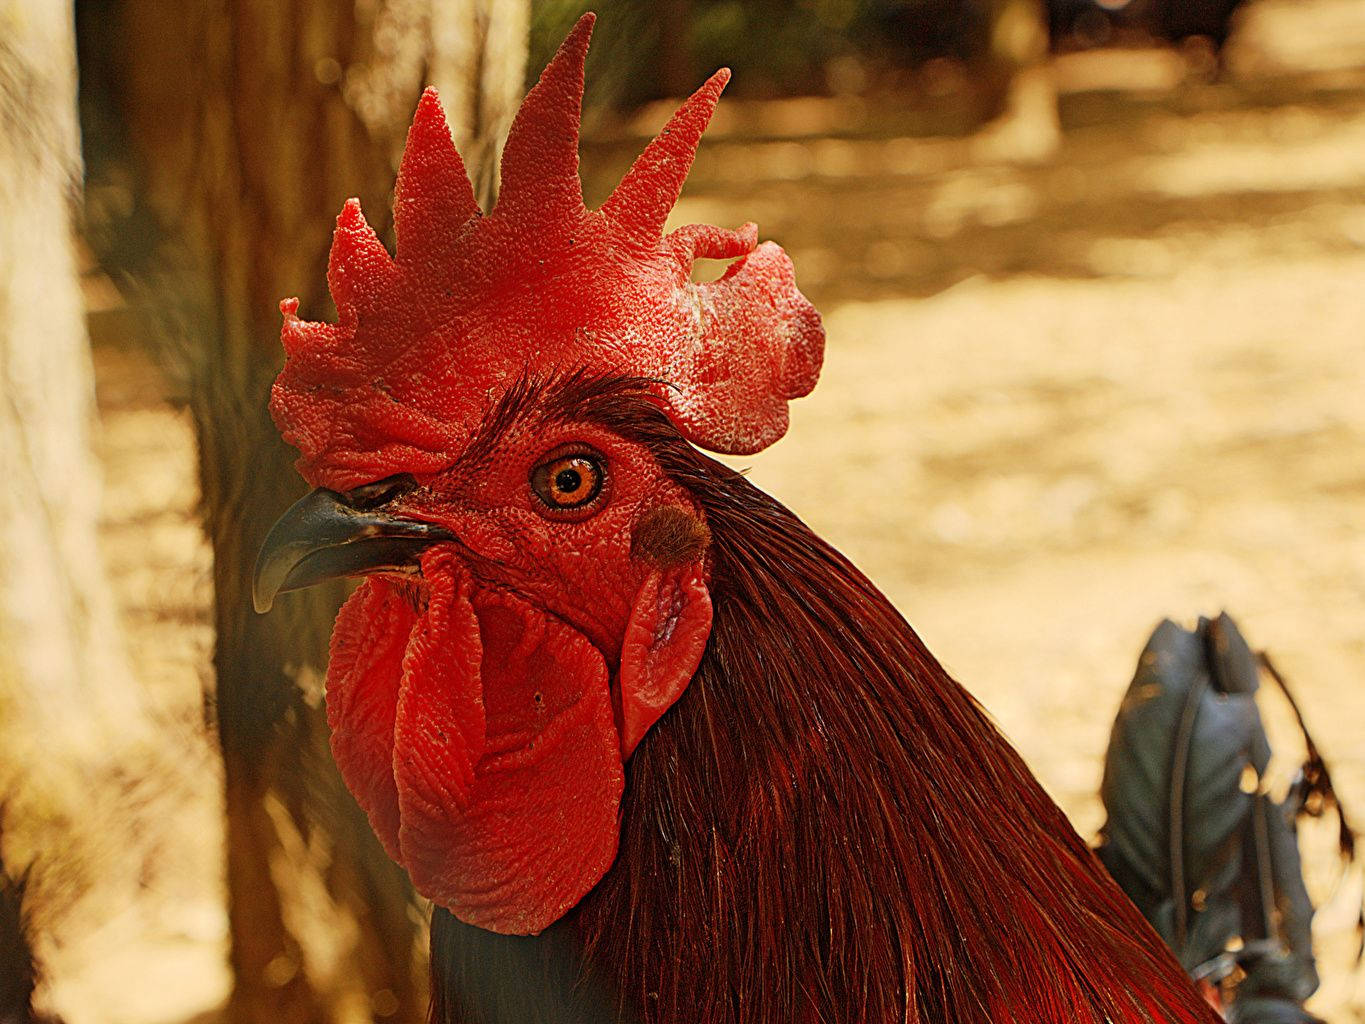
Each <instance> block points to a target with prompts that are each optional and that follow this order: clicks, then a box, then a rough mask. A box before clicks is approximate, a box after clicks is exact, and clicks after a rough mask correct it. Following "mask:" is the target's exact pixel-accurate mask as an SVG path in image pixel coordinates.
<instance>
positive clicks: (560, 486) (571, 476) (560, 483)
mask: <svg viewBox="0 0 1365 1024" xmlns="http://www.w3.org/2000/svg"><path fill="white" fill-rule="evenodd" d="M582 486H583V477H582V475H581V474H580V473H579V472H578V470H576V469H561V470H560V471H559V472H558V473H556V474H555V488H556V489H557V490H559V491H562V492H563V493H565V494H573V493H574V492H575V491H577V490H578V489H579V488H580V487H582Z"/></svg>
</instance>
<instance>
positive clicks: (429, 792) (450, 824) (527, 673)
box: [327, 417, 711, 934]
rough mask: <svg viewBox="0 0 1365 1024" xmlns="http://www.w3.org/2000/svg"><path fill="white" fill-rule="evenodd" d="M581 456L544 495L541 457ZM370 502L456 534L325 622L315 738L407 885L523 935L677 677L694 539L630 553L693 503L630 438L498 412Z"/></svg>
mask: <svg viewBox="0 0 1365 1024" xmlns="http://www.w3.org/2000/svg"><path fill="white" fill-rule="evenodd" d="M566 452H573V453H591V454H592V455H593V457H594V458H599V459H600V460H601V464H602V465H603V467H604V469H605V480H604V482H603V486H602V489H601V491H600V493H599V494H598V496H597V497H596V498H595V499H594V500H593V501H591V502H590V503H589V504H588V505H587V506H585V507H583V508H580V509H572V510H562V509H556V508H552V507H550V506H549V505H547V503H546V501H545V500H544V499H543V498H541V497H539V496H538V495H537V494H536V492H535V490H534V489H533V487H532V485H531V477H532V474H533V472H534V470H535V468H536V467H537V466H538V465H540V464H541V463H542V462H544V461H545V460H546V459H547V457H554V458H558V457H560V456H562V454H563V453H566ZM476 456H477V457H476V458H474V459H472V460H469V461H461V462H458V463H457V464H456V465H455V466H453V467H452V468H451V469H449V470H447V471H445V472H443V473H441V474H438V475H436V476H434V477H432V478H430V479H428V480H426V481H425V482H423V486H421V487H420V488H419V489H418V490H416V491H413V492H411V493H410V494H408V495H405V496H404V497H403V498H401V499H399V500H398V501H396V502H394V503H393V504H391V505H390V506H389V507H388V511H390V512H391V513H393V514H396V515H400V516H404V517H406V518H411V519H417V520H421V521H424V522H431V523H436V524H439V525H441V526H443V527H445V528H446V529H448V530H450V531H451V532H452V533H453V534H454V535H455V536H456V537H457V538H459V541H458V543H455V544H441V545H438V546H436V547H434V548H432V549H430V550H429V551H428V552H427V553H426V554H425V555H424V556H423V558H422V575H421V577H420V579H418V580H417V581H412V580H408V579H394V578H387V577H386V578H376V579H371V580H369V581H367V582H366V583H365V584H363V585H362V586H361V588H360V590H359V591H358V592H357V593H356V594H355V595H354V596H353V597H352V598H351V600H350V601H349V602H347V605H346V607H345V608H344V609H343V610H342V613H341V615H340V617H339V618H338V620H337V626H336V630H335V632H334V635H333V641H332V660H331V665H330V669H329V672H328V693H327V702H328V717H329V721H330V722H331V725H332V728H333V743H332V748H333V753H334V755H335V757H336V760H337V764H338V766H339V767H340V769H341V771H342V774H343V776H344V777H345V778H346V781H347V783H348V785H350V787H351V789H352V791H353V792H354V793H355V794H356V797H357V800H358V801H359V802H360V804H361V806H362V807H364V809H365V811H366V813H367V814H368V815H369V817H370V821H371V823H372V824H373V826H374V828H375V831H376V832H377V833H378V834H379V836H380V838H381V840H382V841H383V842H384V844H385V847H386V848H387V849H388V851H389V853H390V854H391V855H392V856H393V857H394V858H395V859H396V860H398V861H399V862H400V863H402V864H404V865H405V866H406V867H407V868H408V871H409V872H410V874H411V875H412V877H413V881H414V883H415V884H416V885H417V887H418V889H419V890H420V891H421V892H423V893H424V894H425V895H427V896H428V897H429V898H431V899H432V900H433V901H435V902H437V903H439V904H441V905H442V906H446V907H448V908H450V909H451V910H453V911H454V912H455V913H456V914H457V915H458V916H460V917H461V919H462V920H465V921H467V922H469V923H471V924H477V925H479V926H481V927H484V928H487V929H489V930H491V931H501V932H508V933H512V934H531V933H535V932H539V931H540V930H542V929H543V928H545V927H546V926H547V925H549V924H551V923H552V922H553V921H555V920H557V919H558V918H559V917H560V916H561V915H562V914H563V913H564V912H565V911H566V910H568V909H569V908H570V907H571V906H573V905H574V904H576V903H577V902H578V901H579V900H580V899H581V898H582V897H583V895H584V894H585V893H586V892H587V891H588V890H589V889H591V888H592V886H593V885H595V884H596V883H597V881H598V880H599V879H600V878H601V877H602V875H603V874H604V873H605V872H606V870H607V868H608V867H610V865H611V863H612V861H613V860H614V859H615V856H616V846H617V836H618V832H619V823H618V807H619V802H620V798H621V792H622V788H623V785H624V767H623V765H624V760H625V758H627V757H629V755H630V752H631V750H632V749H633V748H634V746H635V744H636V743H638V741H639V739H640V738H641V737H642V736H643V735H644V733H645V731H647V730H648V728H649V727H650V726H651V725H653V723H654V721H655V720H656V719H657V718H658V717H659V715H661V714H662V713H663V712H664V711H665V710H667V708H668V707H669V706H670V705H671V704H672V703H673V702H674V701H675V700H676V699H677V697H678V696H679V695H680V694H681V692H682V690H683V688H684V687H685V686H686V685H687V682H688V680H690V679H691V677H692V674H693V673H694V672H695V671H696V668H697V664H698V663H699V662H700V660H701V656H702V652H703V650H704V648H705V645H706V638H707V635H708V633H709V631H710V625H711V604H710V597H709V594H708V593H707V590H706V587H705V583H704V575H705V566H704V555H699V556H697V557H692V558H689V559H688V560H687V561H685V562H682V563H679V564H675V565H667V566H659V565H658V564H651V563H649V562H646V561H644V560H642V559H641V558H639V557H636V556H634V555H632V540H633V538H634V536H635V533H636V526H637V524H639V523H640V522H641V520H642V518H644V517H646V516H647V515H648V514H649V513H652V512H656V511H657V510H659V509H662V508H670V509H677V510H681V511H682V512H683V513H685V514H687V515H690V516H693V517H696V518H699V517H700V512H699V510H698V509H697V508H696V506H695V504H694V503H693V502H692V500H691V499H690V498H689V497H688V495H687V494H686V493H685V492H684V491H683V490H682V489H681V488H679V487H678V486H677V485H676V484H673V483H672V482H671V481H670V480H669V479H668V478H667V477H666V476H664V474H663V473H662V472H661V471H660V470H659V468H658V466H657V465H656V464H655V463H654V461H653V459H652V457H651V456H650V455H649V453H648V452H647V451H645V450H644V449H643V448H641V447H640V446H639V445H635V444H631V443H629V442H626V441H624V440H622V439H620V438H618V437H616V436H614V435H612V434H611V433H610V432H608V431H606V430H604V429H602V428H600V427H597V426H594V425H589V424H556V425H554V426H551V427H548V428H547V427H546V426H544V425H543V424H542V423H541V422H540V421H539V418H538V417H531V418H530V419H529V420H528V421H526V422H523V423H519V424H513V425H512V426H511V427H510V428H505V429H504V430H503V431H502V432H501V433H500V435H499V437H498V438H497V440H496V442H495V443H494V444H492V445H491V446H481V451H480V452H479V453H476Z"/></svg>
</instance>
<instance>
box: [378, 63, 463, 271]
mask: <svg viewBox="0 0 1365 1024" xmlns="http://www.w3.org/2000/svg"><path fill="white" fill-rule="evenodd" d="M479 213H480V210H479V203H478V200H476V199H475V198H474V186H473V184H471V182H470V180H469V174H468V172H467V171H466V170H465V166H464V161H463V160H462V159H460V154H459V153H458V152H457V151H456V149H455V140H454V139H453V138H452V137H451V134H450V125H449V124H447V122H446V115H445V110H444V109H443V108H442V107H441V98H440V96H439V95H438V94H437V91H436V90H435V89H434V88H432V87H428V88H426V89H425V90H423V92H422V98H421V99H420V100H418V101H417V111H416V113H415V114H413V117H412V127H410V128H409V129H408V138H407V142H406V144H405V145H404V146H403V159H402V161H401V162H400V163H399V165H398V183H397V185H395V187H394V190H393V226H394V234H395V235H396V236H397V239H398V258H399V259H400V260H402V261H403V262H405V263H408V262H414V261H419V260H422V259H423V258H424V257H426V256H428V255H429V254H431V253H433V252H443V251H444V250H445V249H447V248H448V246H449V243H450V241H451V240H452V238H453V236H454V235H455V234H457V233H458V231H459V229H460V228H461V227H462V226H463V225H464V224H465V223H467V222H468V221H469V219H470V218H472V217H476V216H478V215H479Z"/></svg>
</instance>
